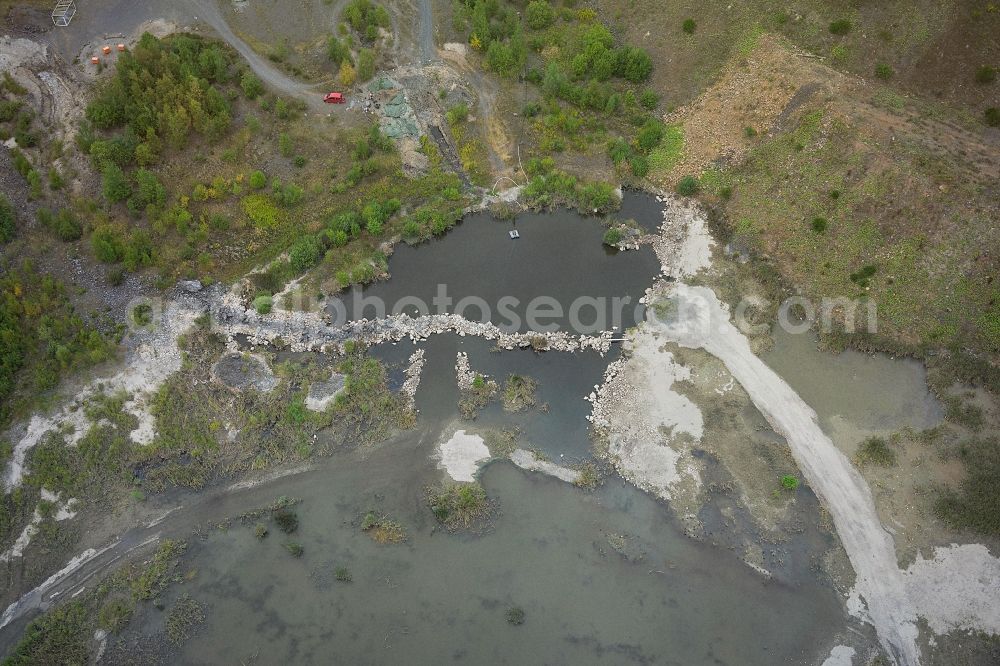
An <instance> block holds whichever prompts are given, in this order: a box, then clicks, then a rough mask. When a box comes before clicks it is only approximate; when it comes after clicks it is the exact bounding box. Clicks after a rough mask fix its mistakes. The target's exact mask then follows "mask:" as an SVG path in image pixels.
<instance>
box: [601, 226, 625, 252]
mask: <svg viewBox="0 0 1000 666" xmlns="http://www.w3.org/2000/svg"><path fill="white" fill-rule="evenodd" d="M621 242H622V232H621V229H619V228H618V227H611V228H610V229H608V230H607V231H605V232H604V244H605V245H610V246H612V247H615V246H617V245H618V243H621Z"/></svg>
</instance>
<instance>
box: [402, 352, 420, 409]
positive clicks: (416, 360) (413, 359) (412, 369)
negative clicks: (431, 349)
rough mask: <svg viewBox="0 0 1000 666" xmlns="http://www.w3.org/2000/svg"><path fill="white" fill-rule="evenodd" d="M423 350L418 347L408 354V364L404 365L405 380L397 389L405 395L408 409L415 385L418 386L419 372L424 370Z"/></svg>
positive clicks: (412, 403)
mask: <svg viewBox="0 0 1000 666" xmlns="http://www.w3.org/2000/svg"><path fill="white" fill-rule="evenodd" d="M425 362H426V361H424V350H423V349H418V350H417V351H415V352H413V354H411V355H410V364H409V365H408V366H407V367H406V381H404V382H403V386H402V387H401V388H400V389H399V393H400V395H403V396H405V397H406V399H407V401H408V402H409V405H410V409H413V406H414V399H415V397H416V395H417V387H418V386H420V373H421V372H423V370H424V363H425Z"/></svg>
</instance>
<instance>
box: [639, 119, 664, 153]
mask: <svg viewBox="0 0 1000 666" xmlns="http://www.w3.org/2000/svg"><path fill="white" fill-rule="evenodd" d="M663 130H664V127H663V123H661V122H660V121H658V120H653V119H650V120H647V121H646V124H645V125H643V126H642V129H640V130H639V134H638V136H636V143H638V144H639V148H640V149H642V150H643V151H644V152H649V151H650V150H652V149H653V148H656V147H657V146H658V145H660V140H661V139H662V138H663Z"/></svg>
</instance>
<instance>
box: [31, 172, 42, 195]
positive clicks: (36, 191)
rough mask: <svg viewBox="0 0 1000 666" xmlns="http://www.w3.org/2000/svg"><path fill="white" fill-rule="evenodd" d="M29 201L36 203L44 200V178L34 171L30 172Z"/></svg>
mask: <svg viewBox="0 0 1000 666" xmlns="http://www.w3.org/2000/svg"><path fill="white" fill-rule="evenodd" d="M27 181H28V199H29V200H31V201H36V200H38V199H41V198H42V177H41V176H40V175H39V173H38V172H37V171H35V170H34V169H32V170H31V171H29V172H28V177H27Z"/></svg>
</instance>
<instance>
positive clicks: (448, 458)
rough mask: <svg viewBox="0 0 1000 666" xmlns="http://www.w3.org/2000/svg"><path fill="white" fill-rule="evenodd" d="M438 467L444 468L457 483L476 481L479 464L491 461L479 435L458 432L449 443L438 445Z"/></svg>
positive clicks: (462, 431) (488, 451)
mask: <svg viewBox="0 0 1000 666" xmlns="http://www.w3.org/2000/svg"><path fill="white" fill-rule="evenodd" d="M438 459H439V462H438V467H442V468H444V470H445V471H446V472H448V476H450V477H451V478H452V479H454V480H455V481H469V482H471V481H475V480H476V472H478V471H479V464H480V463H482V462H485V461H486V460H489V459H490V450H489V449H488V448H486V444H485V443H484V442H483V438H482V437H480V436H479V435H473V434H471V433H467V432H465V431H464V430H458V431H456V432H455V434H454V435H452V436H451V438H450V439H448V440H447V441H444V442H441V443H440V444H438Z"/></svg>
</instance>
